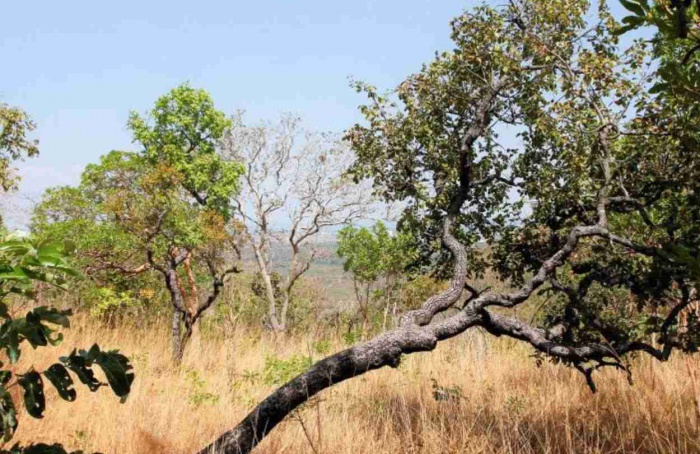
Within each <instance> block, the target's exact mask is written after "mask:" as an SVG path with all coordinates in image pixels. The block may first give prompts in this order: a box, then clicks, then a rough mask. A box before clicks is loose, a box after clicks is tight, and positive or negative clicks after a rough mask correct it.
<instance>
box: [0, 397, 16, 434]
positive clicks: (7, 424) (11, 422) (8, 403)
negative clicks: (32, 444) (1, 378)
mask: <svg viewBox="0 0 700 454" xmlns="http://www.w3.org/2000/svg"><path fill="white" fill-rule="evenodd" d="M0 422H1V425H0V434H1V435H2V437H3V440H4V441H5V442H8V441H9V440H10V439H11V438H12V436H13V435H14V433H15V430H17V411H16V410H15V403H14V401H13V400H12V396H11V395H10V393H9V392H7V389H6V388H5V387H4V386H0Z"/></svg>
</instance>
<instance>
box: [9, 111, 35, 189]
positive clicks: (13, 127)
mask: <svg viewBox="0 0 700 454" xmlns="http://www.w3.org/2000/svg"><path fill="white" fill-rule="evenodd" d="M34 128H36V125H35V124H34V122H33V121H32V119H31V118H30V117H29V115H27V113H26V112H24V111H23V110H22V109H19V108H17V107H12V106H9V105H7V104H4V103H0V188H2V190H3V191H5V192H7V191H11V190H14V189H16V188H17V183H18V182H19V177H18V176H17V175H16V174H15V169H13V168H12V167H11V163H12V162H13V161H18V160H23V159H24V158H31V157H34V156H36V155H38V154H39V148H38V142H37V141H36V140H31V139H28V138H27V135H28V134H30V133H31V132H32V131H34Z"/></svg>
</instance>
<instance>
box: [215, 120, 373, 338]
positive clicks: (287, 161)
mask: <svg viewBox="0 0 700 454" xmlns="http://www.w3.org/2000/svg"><path fill="white" fill-rule="evenodd" d="M222 153H224V155H226V157H227V158H229V159H236V160H239V161H241V162H242V163H243V164H244V165H245V173H244V175H243V177H242V181H243V187H242V189H241V192H240V194H239V195H238V196H236V198H235V199H234V207H235V209H236V211H237V213H238V215H239V216H240V218H241V219H242V222H243V224H244V229H245V234H246V235H247V236H248V239H249V241H248V243H249V244H250V247H251V249H252V252H253V254H254V257H255V263H256V265H257V268H258V271H259V272H260V275H261V278H262V281H263V284H264V291H265V292H264V293H265V297H266V299H267V303H268V305H269V306H268V314H267V323H268V324H269V326H270V328H271V329H273V330H274V331H275V332H284V331H285V330H286V329H287V327H288V313H289V306H290V304H291V300H292V293H293V289H294V286H295V284H296V283H297V282H298V281H299V279H300V278H301V277H302V276H303V275H304V273H306V272H307V271H308V270H309V268H310V267H311V266H312V264H313V262H314V259H315V258H316V257H317V255H318V253H319V248H318V247H317V246H316V245H315V244H314V240H316V239H317V238H318V235H319V234H320V233H322V231H323V230H324V229H329V228H332V227H334V226H340V225H345V224H349V223H351V222H353V221H355V220H357V219H360V218H362V217H363V216H365V215H366V214H367V213H368V212H369V210H370V208H371V206H372V197H371V189H369V188H367V187H363V186H358V185H356V184H354V183H353V182H352V181H351V180H350V179H349V178H348V177H347V176H346V175H345V170H346V169H347V168H348V167H349V165H350V164H351V163H352V159H353V155H352V153H351V152H350V150H349V149H348V147H347V146H346V145H345V144H344V143H343V142H342V141H341V140H340V139H339V138H338V137H337V136H336V135H333V134H327V133H317V132H310V131H307V130H305V129H304V128H303V127H302V126H301V121H300V119H299V118H297V117H294V116H291V115H283V116H281V118H280V119H279V121H278V122H276V123H261V124H258V125H255V126H248V125H246V124H245V123H244V121H243V115H242V114H241V113H238V114H236V115H234V126H233V128H232V129H231V131H230V133H229V134H228V136H227V137H226V139H225V140H224V143H223V146H222ZM273 244H278V245H280V246H282V245H285V244H286V246H287V247H288V248H289V252H290V256H289V257H290V258H289V263H288V264H287V266H286V270H284V276H283V277H282V279H281V284H280V288H279V289H277V288H275V287H276V285H275V282H274V281H275V279H274V278H273V274H274V273H275V272H276V270H275V269H274V265H273V263H272V260H271V256H270V254H271V246H272V245H273Z"/></svg>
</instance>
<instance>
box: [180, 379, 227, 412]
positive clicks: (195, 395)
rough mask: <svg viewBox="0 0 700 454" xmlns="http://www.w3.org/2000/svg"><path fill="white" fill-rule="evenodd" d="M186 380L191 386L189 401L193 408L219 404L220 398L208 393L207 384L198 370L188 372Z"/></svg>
mask: <svg viewBox="0 0 700 454" xmlns="http://www.w3.org/2000/svg"><path fill="white" fill-rule="evenodd" d="M186 378H187V381H188V382H189V384H190V395H189V396H188V398H187V400H188V401H189V403H190V404H191V405H192V406H194V407H199V406H201V405H215V404H216V403H217V402H219V399H220V396H219V395H218V394H214V393H211V392H208V391H207V382H206V381H204V379H202V377H200V376H199V373H198V372H197V371H196V370H188V371H186Z"/></svg>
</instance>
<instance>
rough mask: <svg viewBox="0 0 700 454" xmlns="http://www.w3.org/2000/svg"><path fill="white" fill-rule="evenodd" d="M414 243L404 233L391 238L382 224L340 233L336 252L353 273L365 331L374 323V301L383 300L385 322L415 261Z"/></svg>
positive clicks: (351, 227)
mask: <svg viewBox="0 0 700 454" xmlns="http://www.w3.org/2000/svg"><path fill="white" fill-rule="evenodd" d="M412 243H413V241H412V238H411V237H410V236H408V235H406V234H404V233H398V234H396V235H392V234H391V233H390V232H389V230H388V229H387V228H386V226H385V225H384V223H383V222H381V221H379V222H377V223H376V224H374V225H373V226H372V227H371V228H370V229H368V228H366V227H361V228H357V227H354V226H347V227H345V228H343V229H342V230H340V231H339V232H338V251H337V253H338V256H339V257H341V258H343V259H345V261H344V263H343V268H344V269H345V271H346V272H350V273H351V274H352V278H353V286H354V289H355V297H356V298H357V303H358V305H359V308H360V314H361V316H362V322H363V328H366V327H367V326H368V325H370V324H371V320H370V319H371V309H372V308H371V305H372V302H373V300H374V299H377V298H380V299H382V300H383V301H384V308H383V309H384V314H385V320H386V315H387V313H388V311H389V304H390V303H391V301H392V299H393V297H395V296H396V295H395V294H396V290H397V287H398V285H399V278H400V275H401V273H403V272H404V270H405V269H406V267H407V266H408V265H409V264H410V262H411V261H412V260H414V259H415V255H416V254H415V251H414V250H413V249H412V247H411V246H412Z"/></svg>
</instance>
